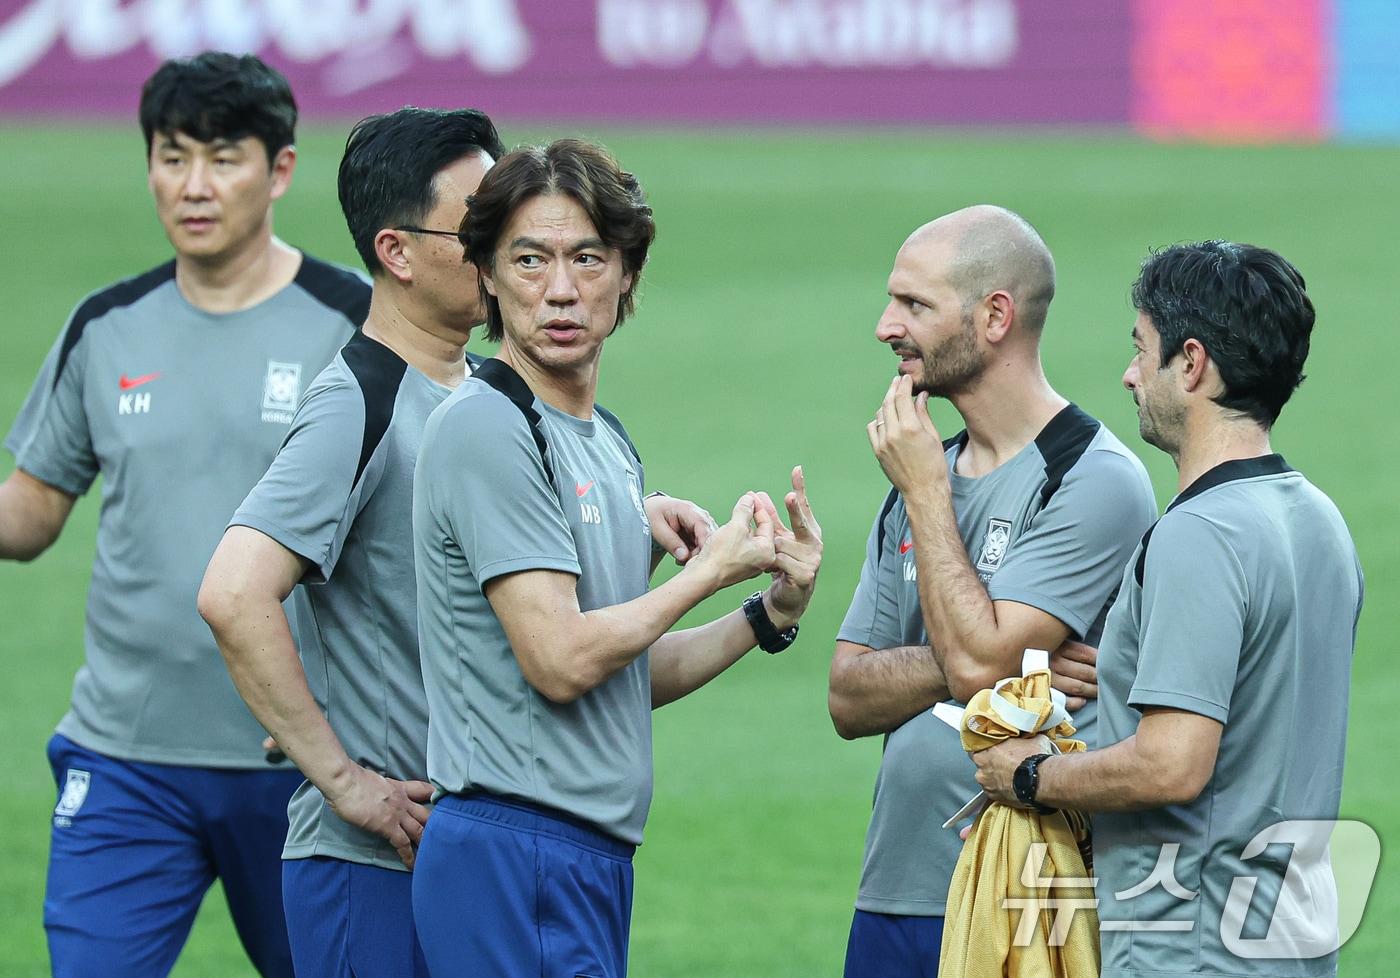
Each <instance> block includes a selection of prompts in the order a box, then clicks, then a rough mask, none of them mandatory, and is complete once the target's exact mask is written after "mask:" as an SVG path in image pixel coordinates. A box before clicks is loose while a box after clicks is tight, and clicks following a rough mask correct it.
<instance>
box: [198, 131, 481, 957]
mask: <svg viewBox="0 0 1400 978" xmlns="http://www.w3.org/2000/svg"><path fill="white" fill-rule="evenodd" d="M504 152H505V150H504V147H503V146H502V145H501V141H500V137H499V136H497V134H496V129H495V126H494V125H492V123H491V120H490V119H488V118H487V117H486V116H485V115H484V114H482V113H481V112H478V111H476V110H474V109H458V110H454V111H442V110H433V109H418V108H404V109H400V110H399V111H397V112H393V113H389V114H388V115H380V116H372V117H370V118H368V119H364V120H362V121H361V122H359V123H358V124H357V125H356V126H355V128H354V129H353V130H352V131H351V133H350V137H349V139H348V140H347V141H346V145H345V155H344V157H343V159H342V161H341V164H340V179H339V184H340V188H339V189H340V200H341V207H342V209H343V211H344V213H345V220H346V224H347V225H348V226H349V228H350V233H351V236H352V237H353V238H354V239H355V245H356V248H357V249H358V250H359V251H360V253H361V255H362V257H364V259H365V265H366V268H368V269H369V272H370V274H371V276H372V279H373V285H374V291H373V295H372V298H371V300H370V308H369V315H368V318H367V319H366V320H365V324H364V327H363V328H362V329H361V330H360V331H359V332H358V333H356V334H355V335H354V336H353V337H351V339H350V342H349V343H347V344H346V345H345V347H344V349H342V350H341V351H340V353H339V354H338V355H337V356H336V357H335V359H334V360H332V361H331V363H330V365H329V366H328V367H326V369H325V370H323V371H321V373H320V375H319V376H318V377H317V378H316V379H315V380H314V381H313V382H312V383H311V386H310V389H309V390H308V391H307V395H306V398H305V400H303V401H302V403H301V406H300V407H299V408H298V409H297V413H296V417H295V418H294V419H293V420H292V427H291V431H290V432H289V433H288V435H287V440H286V442H285V443H284V444H283V445H282V448H281V449H280V450H279V451H278V453H277V457H276V458H275V459H273V461H272V465H271V467H270V468H269V469H268V471H267V473H266V475H264V476H263V478H262V480H261V481H260V482H259V483H258V484H257V485H256V486H255V487H254V488H253V491H252V492H251V493H249V495H248V498H247V499H245V500H244V501H243V503H242V505H241V506H239V508H238V512H237V513H235V514H234V515H233V519H232V522H231V523H230V525H229V528H228V530H227V531H226V532H225V534H224V538H223V540H222V541H221V542H220V544H219V547H218V549H217V550H216V551H215V553H214V558H213V560H212V561H211V562H210V565H209V570H208V572H207V574H206V576H205V581H204V585H203V587H202V588H201V589H200V594H199V610H200V613H201V614H202V615H203V616H204V617H205V619H206V620H207V621H208V622H209V624H210V626H211V628H212V629H213V631H214V635H215V638H216V639H217V640H218V643H219V647H220V649H221V650H222V652H223V655H224V658H225V660H226V661H227V663H228V668H229V672H230V675H231V676H232V677H233V680H234V684H235V685H236V686H237V687H238V690H239V693H240V694H241V695H242V696H243V698H244V701H245V702H246V703H247V704H248V707H249V709H250V710H251V711H252V713H253V715H254V716H255V717H257V719H258V721H259V722H260V723H262V725H263V727H264V728H265V729H266V730H267V731H268V732H269V733H270V734H271V735H272V736H273V737H274V738H276V741H277V744H278V746H279V747H280V748H281V749H282V750H283V751H285V752H286V754H287V756H288V757H290V758H291V759H292V761H293V762H295V763H296V765H297V766H298V767H299V768H300V769H301V771H302V773H303V774H305V775H306V777H307V782H306V783H305V784H304V785H302V787H301V789H300V790H298V792H297V793H296V795H295V796H294V797H293V798H292V802H291V806H290V810H289V814H290V822H291V826H290V830H289V832H288V834H287V840H286V847H285V848H284V850H283V859H284V860H285V862H284V864H283V874H282V875H283V887H284V891H285V902H286V908H287V925H288V932H289V936H290V938H291V943H292V954H293V957H294V959H295V962H296V972H297V975H298V978H351V976H352V975H353V974H363V975H376V976H383V978H393V976H397V975H402V976H406V978H412V976H422V975H425V974H426V971H425V969H424V966H423V964H422V952H421V951H420V950H419V949H418V941H417V938H416V935H415V932H414V929H413V909H412V903H411V901H410V894H409V883H410V877H409V875H408V873H407V872H406V870H407V869H409V868H411V867H412V865H413V846H414V845H415V844H416V843H417V841H418V838H419V836H420V835H421V833H422V823H423V822H424V821H426V819H427V814H428V813H427V809H426V808H425V807H424V806H425V804H426V802H427V801H428V800H429V797H430V795H431V788H430V786H429V785H428V784H426V782H425V778H426V777H427V771H426V763H425V760H424V753H425V751H426V745H427V739H428V707H427V703H426V701H425V700H424V696H423V681H422V678H421V673H420V671H419V667H418V634H417V622H416V620H415V617H416V614H417V608H416V604H415V597H414V586H413V551H412V537H411V533H412V514H413V509H412V495H411V494H412V486H413V464H414V460H415V458H416V457H417V451H418V439H419V438H420V437H421V435H422V432H423V424H424V423H425V422H426V421H427V419H428V415H429V414H430V413H432V410H433V408H435V407H437V405H438V404H440V403H441V402H442V401H443V399H444V398H446V397H447V395H448V394H449V393H451V391H452V389H453V388H455V387H456V386H457V385H458V384H460V383H461V382H462V380H463V379H464V378H465V377H466V376H467V373H468V371H469V369H470V367H469V365H468V358H467V357H466V356H465V355H464V349H465V346H466V343H467V340H468V339H469V338H470V336H471V332H472V329H473V328H474V327H475V326H476V325H477V324H478V323H480V322H481V319H482V314H481V301H480V298H479V294H478V292H479V290H478V287H477V280H476V272H475V269H473V268H472V267H471V266H470V265H464V263H463V261H464V260H463V252H462V245H461V243H460V242H459V241H458V240H457V227H458V226H459V225H460V224H461V221H462V218H463V216H464V215H465V213H466V207H467V197H468V196H469V195H470V194H471V193H472V192H473V191H475V190H476V186H477V184H478V183H480V181H481V177H482V176H483V175H484V174H485V173H486V171H487V170H488V169H490V167H491V165H492V163H493V162H494V161H495V160H496V159H497V158H498V157H500V156H501V155H503V154H504ZM471 359H472V362H479V361H478V360H477V359H476V358H471ZM298 583H303V584H305V585H306V586H305V587H300V588H297V587H296V585H297V584H298ZM294 588H295V592H294V591H293V589H294ZM293 593H294V594H295V601H294V603H295V607H296V608H297V609H298V614H297V616H296V622H297V625H298V629H297V637H296V639H295V640H294V638H293V629H292V623H291V622H290V621H289V619H288V617H287V615H285V614H284V613H283V608H282V606H283V602H284V601H285V600H286V599H287V598H288V596H289V595H292V594H293ZM298 650H299V651H300V655H298ZM313 687H314V691H315V692H314V695H313Z"/></svg>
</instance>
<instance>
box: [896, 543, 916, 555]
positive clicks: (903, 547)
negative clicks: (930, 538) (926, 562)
mask: <svg viewBox="0 0 1400 978" xmlns="http://www.w3.org/2000/svg"><path fill="white" fill-rule="evenodd" d="M913 549H914V541H913V540H905V541H904V542H903V543H901V544H900V545H899V552H900V553H902V554H907V553H908V552H909V551H911V550H913Z"/></svg>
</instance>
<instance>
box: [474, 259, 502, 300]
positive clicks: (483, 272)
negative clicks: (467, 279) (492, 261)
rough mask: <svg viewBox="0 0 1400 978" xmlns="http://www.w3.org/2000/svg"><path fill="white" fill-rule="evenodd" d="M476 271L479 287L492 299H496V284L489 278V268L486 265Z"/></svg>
mask: <svg viewBox="0 0 1400 978" xmlns="http://www.w3.org/2000/svg"><path fill="white" fill-rule="evenodd" d="M476 271H477V274H478V275H480V276H481V287H482V288H483V289H485V290H486V294H487V295H489V296H491V298H493V299H494V298H497V295H496V283H495V281H494V280H493V279H492V277H491V266H489V265H487V266H485V267H483V268H478V269H477V270H476Z"/></svg>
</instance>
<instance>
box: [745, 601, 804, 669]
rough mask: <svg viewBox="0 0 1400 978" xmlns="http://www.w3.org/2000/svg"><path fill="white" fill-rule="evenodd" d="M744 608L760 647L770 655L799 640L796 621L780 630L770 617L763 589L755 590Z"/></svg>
mask: <svg viewBox="0 0 1400 978" xmlns="http://www.w3.org/2000/svg"><path fill="white" fill-rule="evenodd" d="M743 610H744V617H745V618H746V619H747V620H748V623H749V627H750V628H752V629H753V635H754V638H756V639H758V647H759V648H760V649H762V650H763V651H765V652H767V653H769V654H770V655H776V654H777V653H779V652H781V651H783V649H785V648H787V647H788V646H789V645H791V644H792V643H793V642H795V641H796V640H797V625H796V623H794V624H793V625H792V626H791V627H789V628H788V629H787V630H786V631H782V632H780V631H778V628H777V626H776V625H774V624H773V619H771V618H769V617H768V609H767V608H765V607H763V592H762V591H755V592H754V593H753V594H751V595H749V596H748V597H747V598H745V599H744V604H743Z"/></svg>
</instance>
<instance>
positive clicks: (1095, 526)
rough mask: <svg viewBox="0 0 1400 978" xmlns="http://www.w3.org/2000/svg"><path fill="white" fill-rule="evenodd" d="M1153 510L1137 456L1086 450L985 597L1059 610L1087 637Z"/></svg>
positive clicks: (1074, 629) (1076, 631) (1049, 611)
mask: <svg viewBox="0 0 1400 978" xmlns="http://www.w3.org/2000/svg"><path fill="white" fill-rule="evenodd" d="M1156 515H1157V514H1156V503H1155V501H1154V500H1153V497H1152V490H1151V486H1150V485H1149V484H1148V483H1147V481H1146V476H1145V475H1144V474H1143V473H1142V471H1141V470H1140V469H1139V468H1138V467H1137V466H1136V465H1135V464H1134V463H1133V460H1132V459H1129V458H1127V457H1126V456H1123V455H1120V454H1118V453H1117V452H1110V451H1091V452H1088V453H1086V454H1085V456H1084V457H1083V458H1081V459H1080V460H1079V462H1078V463H1077V464H1076V465H1075V466H1074V467H1073V468H1071V469H1070V470H1069V472H1068V473H1067V474H1066V475H1065V479H1064V482H1063V483H1061V485H1060V487H1059V489H1058V490H1056V492H1055V494H1054V495H1053V496H1052V497H1051V498H1050V502H1049V503H1048V504H1047V505H1046V507H1045V508H1044V509H1043V510H1041V511H1040V512H1039V513H1038V514H1036V516H1035V518H1034V519H1033V520H1032V521H1031V524H1030V526H1029V527H1028V528H1027V529H1026V531H1025V532H1024V533H1023V534H1022V535H1021V538H1020V539H1019V540H1017V541H1016V542H1015V543H1014V544H1013V546H1012V547H1011V549H1010V551H1009V552H1008V553H1007V555H1006V560H1005V563H1003V564H1002V566H1001V567H1000V568H999V569H998V570H997V572H996V574H994V575H993V576H992V579H991V580H990V581H989V582H988V583H987V594H988V595H989V596H990V597H991V599H992V600H993V601H1017V602H1020V603H1021V604H1026V605H1030V606H1031V607H1033V608H1039V609H1040V610H1041V611H1044V612H1045V613H1046V614H1049V615H1054V616H1055V617H1056V618H1058V619H1059V620H1060V621H1062V622H1064V623H1065V625H1066V626H1067V627H1068V628H1069V630H1070V631H1071V632H1072V633H1073V634H1074V636H1075V637H1077V638H1079V639H1081V640H1082V639H1083V638H1084V637H1085V636H1086V635H1088V634H1089V630H1090V629H1091V628H1092V627H1093V625H1094V622H1095V621H1096V620H1097V619H1098V617H1099V613H1100V612H1101V611H1102V610H1103V608H1104V605H1105V604H1106V603H1107V602H1108V599H1109V597H1110V596H1111V595H1112V594H1113V592H1114V589H1115V588H1116V587H1117V586H1118V584H1119V582H1120V581H1121V580H1122V577H1123V567H1124V566H1125V565H1126V564H1127V562H1128V560H1129V558H1131V557H1132V554H1133V551H1134V550H1135V549H1136V548H1137V545H1138V541H1139V540H1141V539H1142V535H1143V533H1145V532H1147V528H1148V527H1149V526H1151V525H1152V521H1153V519H1155V518H1156Z"/></svg>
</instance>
